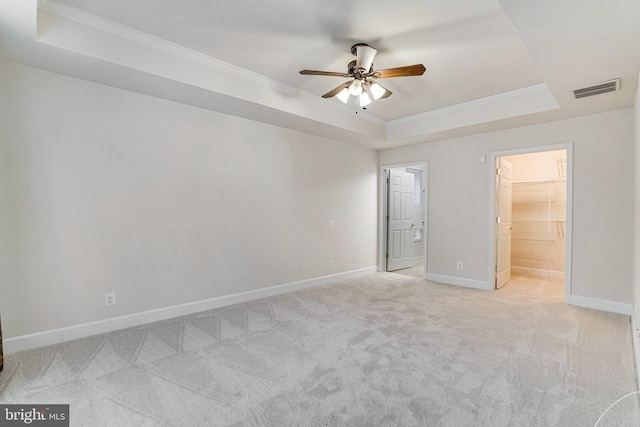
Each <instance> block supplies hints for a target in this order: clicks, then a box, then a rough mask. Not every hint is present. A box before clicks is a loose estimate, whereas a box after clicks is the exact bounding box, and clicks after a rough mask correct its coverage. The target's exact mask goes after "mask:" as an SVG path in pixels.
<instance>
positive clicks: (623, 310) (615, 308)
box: [569, 295, 632, 316]
mask: <svg viewBox="0 0 640 427" xmlns="http://www.w3.org/2000/svg"><path fill="white" fill-rule="evenodd" d="M569 304H571V305H576V306H578V307H585V308H593V309H596V310H601V311H608V312H610V313H618V314H626V315H628V316H630V315H631V313H632V306H631V304H627V303H623V302H617V301H608V300H603V299H599V298H591V297H581V296H579V295H571V296H570V299H569Z"/></svg>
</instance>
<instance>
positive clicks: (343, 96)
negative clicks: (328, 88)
mask: <svg viewBox="0 0 640 427" xmlns="http://www.w3.org/2000/svg"><path fill="white" fill-rule="evenodd" d="M349 96H351V94H350V93H349V89H347V88H346V87H345V88H344V89H342V90H341V91H340V92H338V94H337V95H336V98H338V99H339V100H340V101H342V102H344V103H345V104H346V103H347V101H348V100H349Z"/></svg>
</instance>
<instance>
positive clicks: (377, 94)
mask: <svg viewBox="0 0 640 427" xmlns="http://www.w3.org/2000/svg"><path fill="white" fill-rule="evenodd" d="M369 91H370V92H371V95H372V96H373V99H374V100H378V99H380V98H382V95H384V93H385V92H386V91H385V90H384V89H383V88H382V86H380V85H379V84H378V83H371V85H370V86H369Z"/></svg>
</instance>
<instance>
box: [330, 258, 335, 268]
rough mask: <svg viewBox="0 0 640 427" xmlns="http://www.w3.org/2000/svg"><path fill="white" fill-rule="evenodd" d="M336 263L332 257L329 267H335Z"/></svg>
mask: <svg viewBox="0 0 640 427" xmlns="http://www.w3.org/2000/svg"><path fill="white" fill-rule="evenodd" d="M334 265H335V263H334V262H333V260H332V259H330V260H329V268H333V267H334Z"/></svg>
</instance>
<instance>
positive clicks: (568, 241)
mask: <svg viewBox="0 0 640 427" xmlns="http://www.w3.org/2000/svg"><path fill="white" fill-rule="evenodd" d="M556 150H566V151H567V200H566V203H567V210H566V217H567V218H566V219H567V225H566V231H565V242H564V243H565V266H564V302H565V303H567V304H569V302H570V300H571V271H572V269H571V250H572V247H573V142H566V143H560V144H552V145H541V146H535V147H525V148H515V149H511V150H503V151H494V152H491V153H490V154H489V156H490V159H489V160H490V162H491V163H490V164H491V165H492V166H491V170H490V175H491V177H490V178H491V186H490V188H491V216H490V221H491V225H490V227H489V229H490V230H491V232H490V233H489V236H490V239H491V240H490V242H489V248H490V250H489V258H490V261H489V266H490V272H489V275H488V277H489V283H491V284H492V286H491V289H493V290H496V289H495V281H496V275H497V273H496V271H495V261H496V253H497V250H498V248H497V241H496V233H497V232H498V225H497V224H496V217H497V216H498V212H497V211H496V209H497V207H496V200H497V197H498V195H497V193H496V175H495V168H496V166H495V165H496V159H497V158H498V157H502V156H512V155H518V154H530V153H539V152H543V151H556Z"/></svg>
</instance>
